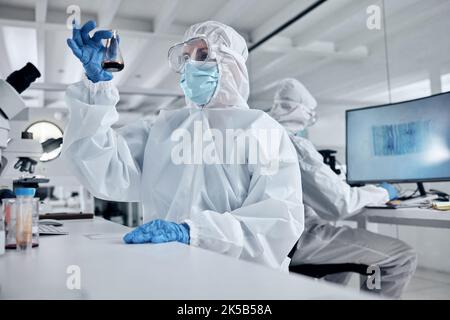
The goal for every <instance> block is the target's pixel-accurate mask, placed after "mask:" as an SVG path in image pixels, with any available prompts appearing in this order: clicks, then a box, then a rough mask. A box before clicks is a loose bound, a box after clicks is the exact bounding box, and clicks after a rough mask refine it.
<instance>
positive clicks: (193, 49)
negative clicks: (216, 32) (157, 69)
mask: <svg viewBox="0 0 450 320" xmlns="http://www.w3.org/2000/svg"><path fill="white" fill-rule="evenodd" d="M168 58H169V66H170V68H171V69H173V70H174V71H175V72H178V73H181V72H182V71H183V68H184V65H185V64H186V62H188V61H195V62H198V63H200V65H202V64H204V63H206V62H208V61H211V60H213V57H212V50H211V46H210V45H209V43H208V39H207V38H206V37H204V36H198V37H195V38H192V39H189V40H187V41H185V42H182V43H178V44H176V45H174V46H172V47H171V48H170V49H169V52H168Z"/></svg>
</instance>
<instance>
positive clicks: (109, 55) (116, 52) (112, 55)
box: [102, 30, 125, 72]
mask: <svg viewBox="0 0 450 320" xmlns="http://www.w3.org/2000/svg"><path fill="white" fill-rule="evenodd" d="M112 34H113V35H112V37H111V38H110V39H108V40H106V50H105V54H104V56H103V61H102V68H103V69H104V70H106V71H109V72H119V71H121V70H122V69H123V68H124V67H125V64H124V63H123V58H122V53H121V52H120V48H119V34H118V33H117V30H112Z"/></svg>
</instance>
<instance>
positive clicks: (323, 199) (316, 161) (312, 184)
mask: <svg viewBox="0 0 450 320" xmlns="http://www.w3.org/2000/svg"><path fill="white" fill-rule="evenodd" d="M316 106H317V102H316V100H315V99H314V97H313V96H312V95H311V94H310V93H309V91H308V90H307V89H306V88H305V87H304V86H303V85H302V84H301V83H300V82H299V81H298V80H296V79H285V80H283V81H281V82H280V84H279V86H278V90H277V92H276V94H275V102H274V106H273V108H272V109H271V111H270V115H272V117H273V118H274V119H275V120H277V121H279V122H280V123H281V124H282V125H283V126H285V128H286V130H287V131H288V132H289V135H290V137H291V139H292V142H293V143H294V145H295V148H296V149H297V154H298V159H299V164H300V170H301V174H302V185H303V202H304V205H305V231H304V233H303V235H302V237H301V238H300V240H299V242H298V244H297V250H296V251H295V253H294V255H293V257H292V261H291V266H294V265H301V264H346V263H354V264H362V265H367V266H379V267H380V271H381V293H382V294H385V295H388V296H392V297H399V296H400V294H401V292H402V290H403V289H404V287H405V286H406V285H407V283H408V281H409V280H410V278H411V277H412V275H413V273H414V271H415V268H416V261H417V257H416V253H415V252H414V251H413V250H412V249H411V248H410V247H409V246H407V245H406V244H405V243H403V242H402V241H400V240H398V239H394V238H390V237H386V236H383V235H379V234H375V233H372V232H369V231H366V230H362V229H353V228H349V227H347V226H344V227H335V226H333V225H332V224H330V223H329V222H327V221H326V220H328V221H337V220H343V219H346V218H348V217H351V216H353V215H356V214H358V213H359V212H360V211H361V210H362V209H363V208H364V207H365V206H367V205H377V204H384V203H386V202H387V201H389V195H388V192H387V191H386V190H385V189H383V188H379V187H376V186H370V185H368V186H365V187H353V188H352V187H350V186H349V185H348V184H347V183H346V182H345V181H343V180H341V178H339V177H338V176H337V175H336V174H335V173H334V172H333V171H332V170H331V169H330V167H328V166H327V165H326V164H324V162H323V157H322V155H321V154H320V153H319V152H318V151H317V150H316V148H315V147H314V145H313V144H312V143H311V142H310V141H309V140H307V139H305V138H302V137H299V136H297V135H296V134H297V133H298V132H300V131H302V130H304V129H305V127H306V126H308V124H310V123H311V118H312V117H314V113H315V111H314V109H315V108H316ZM326 279H327V280H330V281H333V282H338V283H346V282H347V281H348V279H349V274H337V275H331V276H327V277H326ZM363 288H364V289H366V287H365V286H363Z"/></svg>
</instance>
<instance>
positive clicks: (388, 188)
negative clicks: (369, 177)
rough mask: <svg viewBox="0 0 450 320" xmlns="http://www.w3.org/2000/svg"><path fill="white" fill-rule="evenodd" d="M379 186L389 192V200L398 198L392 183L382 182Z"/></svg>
mask: <svg viewBox="0 0 450 320" xmlns="http://www.w3.org/2000/svg"><path fill="white" fill-rule="evenodd" d="M380 187H381V188H383V189H386V191H387V192H388V193H389V200H394V199H397V198H398V192H397V189H395V187H394V186H393V185H392V184H389V183H386V182H383V183H382V184H381V185H380Z"/></svg>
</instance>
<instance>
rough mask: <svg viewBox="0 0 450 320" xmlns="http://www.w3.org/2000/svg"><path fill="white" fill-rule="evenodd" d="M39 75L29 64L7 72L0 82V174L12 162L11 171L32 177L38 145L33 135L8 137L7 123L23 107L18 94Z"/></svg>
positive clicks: (23, 103) (40, 146) (40, 147)
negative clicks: (6, 75) (17, 171)
mask: <svg viewBox="0 0 450 320" xmlns="http://www.w3.org/2000/svg"><path fill="white" fill-rule="evenodd" d="M40 76H41V74H40V72H39V70H38V69H37V68H36V67H35V66H34V65H33V64H31V63H27V64H26V65H25V67H23V68H22V69H20V70H17V71H14V72H13V73H11V74H10V75H9V76H8V77H7V78H6V80H3V79H0V159H1V161H0V175H1V174H2V172H3V170H4V169H5V167H6V165H7V164H8V162H9V161H16V163H15V165H14V168H15V169H17V170H19V171H20V172H23V173H30V174H33V172H34V168H35V166H36V164H37V163H38V161H39V158H40V157H41V155H42V152H43V150H42V145H41V144H40V143H39V141H37V140H33V134H32V133H30V132H22V136H21V137H20V138H19V137H13V138H10V137H9V131H10V120H11V119H12V118H13V117H15V116H16V115H17V114H19V113H20V112H21V111H22V110H24V109H25V108H26V106H25V102H24V101H23V99H22V98H21V97H20V94H21V93H22V92H23V91H25V90H26V89H27V88H28V87H29V86H30V84H31V83H32V82H34V81H35V80H36V79H37V78H39V77H40Z"/></svg>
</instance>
